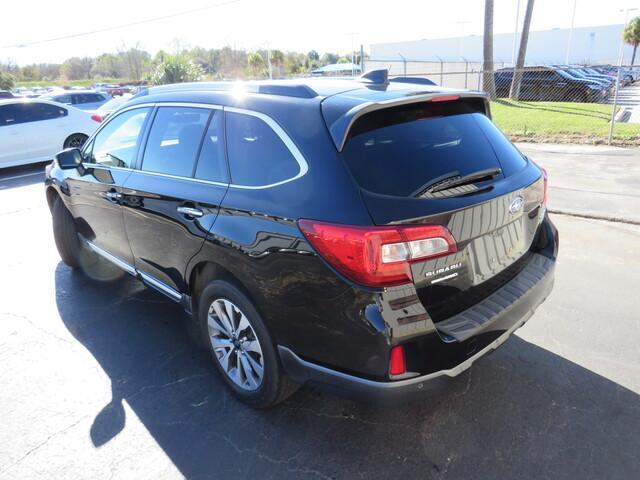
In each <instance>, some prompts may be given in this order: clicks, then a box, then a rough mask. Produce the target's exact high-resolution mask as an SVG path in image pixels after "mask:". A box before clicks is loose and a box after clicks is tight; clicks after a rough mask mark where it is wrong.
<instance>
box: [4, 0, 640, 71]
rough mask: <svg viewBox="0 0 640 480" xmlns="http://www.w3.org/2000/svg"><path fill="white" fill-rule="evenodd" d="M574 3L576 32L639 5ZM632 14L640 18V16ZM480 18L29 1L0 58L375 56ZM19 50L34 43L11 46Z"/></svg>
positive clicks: (373, 8) (540, 1)
mask: <svg viewBox="0 0 640 480" xmlns="http://www.w3.org/2000/svg"><path fill="white" fill-rule="evenodd" d="M576 1H577V7H576V14H575V26H576V27H582V26H595V25H609V24H621V23H623V21H624V13H622V12H620V9H623V8H629V7H638V8H640V2H638V0H606V1H604V2H603V1H602V0H576ZM517 3H518V0H495V13H494V32H495V33H507V32H513V30H514V27H515V15H516V5H517ZM525 4H526V0H520V15H519V17H520V25H521V22H522V18H523V16H524V9H525ZM573 4H574V0H536V2H535V8H534V13H533V20H532V24H531V29H532V30H545V29H550V28H556V27H557V28H565V27H569V26H570V25H571V13H572V10H573ZM15 5H16V4H15V3H14V6H15ZM96 5H99V6H98V7H96ZM215 5H218V6H215ZM208 6H214V7H212V8H206V7H208ZM203 8H206V9H203ZM195 9H200V10H198V11H195V12H191V13H186V14H183V15H177V16H173V17H172V18H169V19H162V20H158V21H154V22H150V23H144V24H137V25H134V26H128V27H122V28H116V29H113V30H109V31H106V32H102V33H97V34H94V35H86V36H78V37H76V38H73V39H67V40H60V41H55V42H46V43H37V44H34V45H28V44H30V43H33V42H40V41H42V40H47V39H52V38H57V37H61V36H66V35H73V34H80V33H84V32H88V31H95V30H103V29H107V28H111V27H116V26H120V25H123V24H130V23H134V22H140V21H145V20H148V19H151V18H157V17H162V16H168V15H173V14H177V13H181V12H186V11H191V10H195ZM633 14H636V15H637V14H640V10H638V11H636V12H632V14H631V16H633ZM483 16H484V1H483V0H447V1H442V0H437V1H433V0H422V1H420V0H393V1H379V0H369V1H360V0H319V1H309V0H297V1H296V0H270V1H265V0H262V1H261V0H181V1H180V2H175V1H166V0H156V1H148V0H138V1H135V2H130V3H127V2H116V3H100V2H98V3H96V2H87V1H86V0H57V1H51V0H29V2H28V8H27V7H25V8H18V10H17V11H16V12H15V15H13V14H12V15H10V16H9V17H8V18H7V20H9V21H5V22H2V23H3V25H2V28H1V29H0V61H2V62H7V61H11V62H12V63H17V64H18V65H26V64H30V63H40V62H62V61H63V60H65V59H66V58H68V57H71V56H96V55H99V54H101V53H104V52H116V51H118V50H119V49H123V48H129V47H132V46H136V45H137V46H139V47H140V48H143V49H145V50H147V51H149V52H151V53H155V52H157V51H158V50H160V49H163V50H166V51H169V52H175V51H176V49H178V48H184V47H190V46H202V47H206V48H221V47H224V46H225V45H229V46H231V47H236V48H244V49H248V50H253V49H258V48H277V49H280V50H284V51H287V50H290V51H299V52H307V51H309V50H311V49H314V50H317V51H319V52H320V53H323V52H328V51H329V52H340V53H347V52H350V51H351V49H352V45H353V46H354V47H355V48H356V49H359V45H360V44H363V45H364V48H365V51H368V47H369V45H370V44H372V43H382V42H393V41H405V40H418V39H423V38H443V37H457V36H460V35H461V34H463V35H480V34H482V26H483ZM12 19H13V20H12ZM520 28H521V27H520ZM16 44H21V45H25V44H27V45H26V46H23V47H20V48H16V47H12V45H16Z"/></svg>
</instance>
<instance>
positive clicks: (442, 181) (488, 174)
mask: <svg viewBox="0 0 640 480" xmlns="http://www.w3.org/2000/svg"><path fill="white" fill-rule="evenodd" d="M501 173H502V170H501V169H499V168H487V169H486V170H478V171H477V172H473V173H469V174H467V175H460V174H459V173H458V172H451V173H450V174H447V175H443V176H441V177H438V178H437V179H435V180H434V181H432V182H430V183H429V184H428V185H427V186H423V187H420V190H418V191H416V192H415V193H414V196H420V195H423V194H425V193H436V192H441V191H442V190H448V189H450V188H454V187H461V186H463V185H469V184H470V183H475V182H481V181H485V180H491V179H492V178H495V177H497V176H498V175H500V174H501Z"/></svg>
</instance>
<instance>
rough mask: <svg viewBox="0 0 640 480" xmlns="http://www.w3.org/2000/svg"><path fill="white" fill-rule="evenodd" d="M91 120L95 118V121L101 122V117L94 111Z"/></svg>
mask: <svg viewBox="0 0 640 480" xmlns="http://www.w3.org/2000/svg"><path fill="white" fill-rule="evenodd" d="M91 120H95V121H96V122H98V123H100V122H102V117H101V116H100V115H98V114H97V113H94V114H93V115H91Z"/></svg>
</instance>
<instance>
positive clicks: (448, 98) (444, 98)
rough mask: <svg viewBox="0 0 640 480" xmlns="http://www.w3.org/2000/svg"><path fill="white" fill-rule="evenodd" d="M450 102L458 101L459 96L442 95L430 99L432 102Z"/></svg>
mask: <svg viewBox="0 0 640 480" xmlns="http://www.w3.org/2000/svg"><path fill="white" fill-rule="evenodd" d="M451 100H460V96H459V95H443V96H441V97H435V98H432V99H431V101H432V102H449V101H451Z"/></svg>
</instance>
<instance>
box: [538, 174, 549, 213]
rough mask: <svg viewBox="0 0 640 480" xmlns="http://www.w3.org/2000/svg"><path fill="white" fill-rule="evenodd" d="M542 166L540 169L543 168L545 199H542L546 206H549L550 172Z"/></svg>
mask: <svg viewBox="0 0 640 480" xmlns="http://www.w3.org/2000/svg"><path fill="white" fill-rule="evenodd" d="M538 168H540V170H542V178H543V179H544V199H543V200H542V204H543V205H544V206H545V207H546V206H547V192H548V191H549V174H548V173H547V171H546V170H545V169H544V168H542V167H538Z"/></svg>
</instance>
